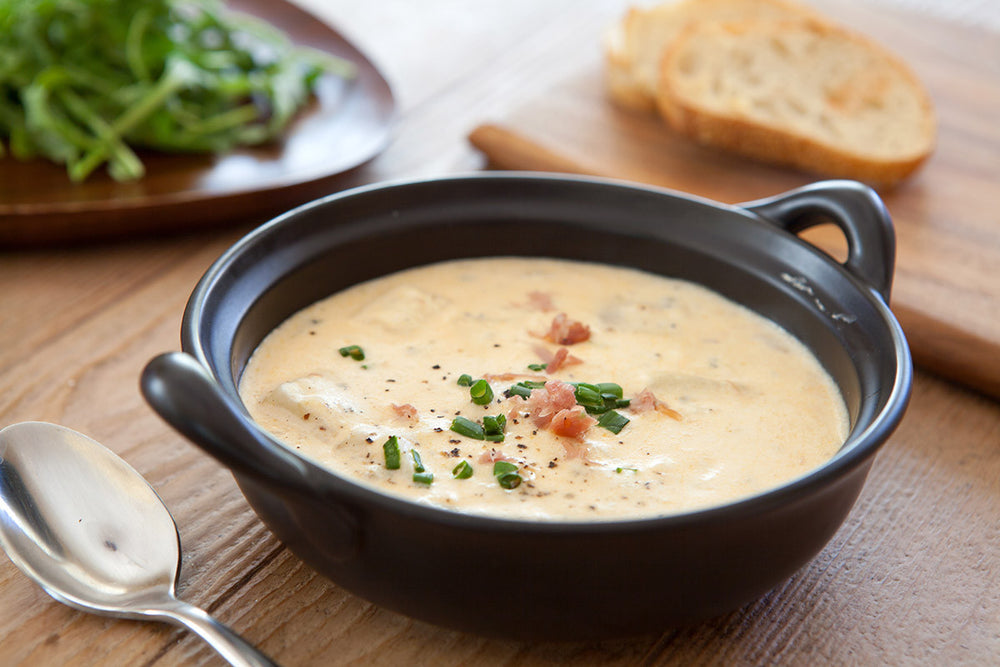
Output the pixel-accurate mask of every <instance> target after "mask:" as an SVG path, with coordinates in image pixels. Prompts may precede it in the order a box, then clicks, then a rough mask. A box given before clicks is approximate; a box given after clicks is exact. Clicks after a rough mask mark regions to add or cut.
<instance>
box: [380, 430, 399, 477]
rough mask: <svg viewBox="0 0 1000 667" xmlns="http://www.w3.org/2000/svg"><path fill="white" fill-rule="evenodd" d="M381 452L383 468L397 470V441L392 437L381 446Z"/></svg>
mask: <svg viewBox="0 0 1000 667" xmlns="http://www.w3.org/2000/svg"><path fill="white" fill-rule="evenodd" d="M382 452H383V453H384V454H385V467H386V468H388V469H389V470H399V440H398V439H397V438H396V436H394V435H390V436H389V439H388V440H386V441H385V444H384V445H382Z"/></svg>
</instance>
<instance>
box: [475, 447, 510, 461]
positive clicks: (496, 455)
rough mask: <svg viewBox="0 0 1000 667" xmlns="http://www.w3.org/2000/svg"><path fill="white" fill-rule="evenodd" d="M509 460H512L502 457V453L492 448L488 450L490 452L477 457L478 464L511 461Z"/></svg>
mask: <svg viewBox="0 0 1000 667" xmlns="http://www.w3.org/2000/svg"><path fill="white" fill-rule="evenodd" d="M511 460H513V459H509V458H507V457H506V456H504V454H503V452H500V451H497V450H496V449H495V448H493V447H491V448H490V451H488V452H483V453H482V454H480V455H479V462H480V463H496V462H497V461H511Z"/></svg>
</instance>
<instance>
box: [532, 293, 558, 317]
mask: <svg viewBox="0 0 1000 667" xmlns="http://www.w3.org/2000/svg"><path fill="white" fill-rule="evenodd" d="M528 307H529V308H534V309H536V310H540V311H542V312H543V313H547V312H549V311H551V310H555V309H556V307H555V306H554V305H552V295H551V294H549V293H548V292H538V291H534V292H528Z"/></svg>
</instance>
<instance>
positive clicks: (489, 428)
mask: <svg viewBox="0 0 1000 667" xmlns="http://www.w3.org/2000/svg"><path fill="white" fill-rule="evenodd" d="M505 428H507V418H506V417H504V416H503V415H502V414H501V415H497V416H496V417H492V416H490V415H485V416H484V417H483V432H484V433H486V435H503V432H504V429H505Z"/></svg>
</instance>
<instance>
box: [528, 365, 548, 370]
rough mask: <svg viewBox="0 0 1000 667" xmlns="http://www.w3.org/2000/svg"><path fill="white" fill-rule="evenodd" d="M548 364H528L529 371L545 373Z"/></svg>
mask: <svg viewBox="0 0 1000 667" xmlns="http://www.w3.org/2000/svg"><path fill="white" fill-rule="evenodd" d="M547 367H548V364H528V370H529V371H544V370H545V369H546V368H547Z"/></svg>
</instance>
